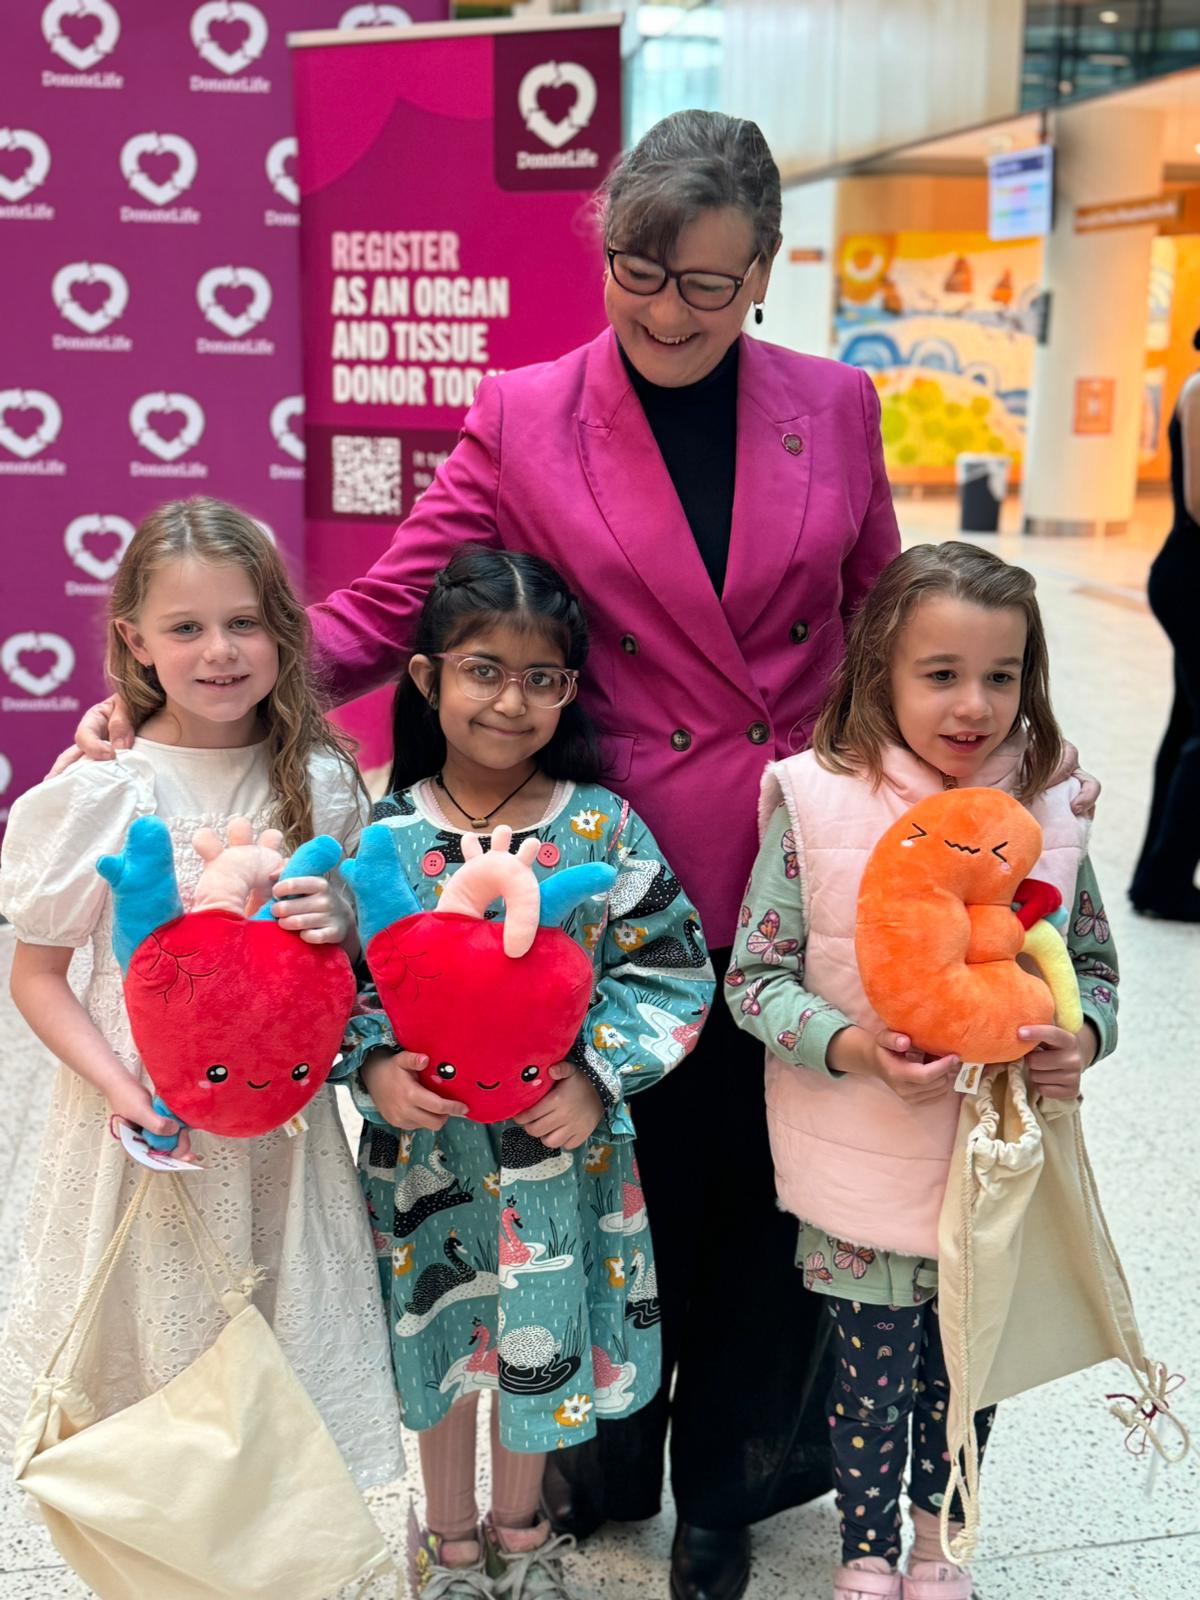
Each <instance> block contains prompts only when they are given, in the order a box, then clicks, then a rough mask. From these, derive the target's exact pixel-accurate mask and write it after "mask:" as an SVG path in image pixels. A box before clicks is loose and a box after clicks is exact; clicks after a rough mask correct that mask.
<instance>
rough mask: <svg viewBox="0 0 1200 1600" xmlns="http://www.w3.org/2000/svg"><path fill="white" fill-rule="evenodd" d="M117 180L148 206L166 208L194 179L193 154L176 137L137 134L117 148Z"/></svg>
mask: <svg viewBox="0 0 1200 1600" xmlns="http://www.w3.org/2000/svg"><path fill="white" fill-rule="evenodd" d="M121 176H122V177H123V178H124V179H125V182H126V183H127V184H128V185H129V187H130V188H131V189H132V190H133V191H134V193H135V194H140V195H141V197H142V199H143V200H149V202H150V204H151V205H152V206H169V205H170V204H171V202H172V200H177V199H178V198H179V196H180V195H181V194H182V193H183V192H184V190H185V189H190V188H191V186H192V184H193V182H194V181H195V177H196V152H195V150H194V149H193V147H192V146H191V145H190V144H189V143H188V141H187V140H186V139H185V138H183V137H182V136H181V135H180V134H178V133H138V134H135V135H134V136H133V138H132V139H127V140H126V141H125V143H124V144H123V145H122V146H121Z"/></svg>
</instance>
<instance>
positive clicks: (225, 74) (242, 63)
mask: <svg viewBox="0 0 1200 1600" xmlns="http://www.w3.org/2000/svg"><path fill="white" fill-rule="evenodd" d="M269 34H270V29H269V28H268V27H267V19H266V17H264V16H263V14H262V12H261V11H260V10H259V9H258V7H257V6H252V5H250V4H249V0H207V4H205V5H202V6H197V7H196V9H195V11H194V12H193V13H192V22H191V35H192V43H193V44H194V45H195V47H196V49H197V51H198V52H199V54H200V58H201V60H202V61H204V62H206V63H207V65H208V66H210V67H213V68H215V69H216V71H217V72H219V73H221V74H222V76H221V78H217V79H213V78H202V77H200V76H198V75H197V74H195V73H193V74H192V76H191V77H190V78H189V80H188V87H189V88H190V89H191V90H193V91H194V92H209V91H218V92H221V93H239V94H269V93H270V92H271V83H270V79H268V78H259V77H254V78H241V77H239V76H238V74H239V73H241V72H244V71H245V70H246V68H247V67H248V66H250V65H252V63H253V62H255V61H257V60H258V58H259V56H261V55H262V53H263V51H264V50H265V49H266V48H267V39H268V37H269Z"/></svg>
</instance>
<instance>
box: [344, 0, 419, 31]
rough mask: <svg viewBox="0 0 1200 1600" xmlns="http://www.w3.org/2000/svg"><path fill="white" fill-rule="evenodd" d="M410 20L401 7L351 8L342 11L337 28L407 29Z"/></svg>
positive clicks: (410, 23) (409, 25) (410, 22)
mask: <svg viewBox="0 0 1200 1600" xmlns="http://www.w3.org/2000/svg"><path fill="white" fill-rule="evenodd" d="M411 26H412V18H411V17H410V16H409V14H408V12H407V11H405V9H404V7H403V6H388V5H379V6H370V5H368V6H351V7H350V9H349V11H343V12H342V15H341V19H340V21H339V22H338V27H339V28H408V27H411Z"/></svg>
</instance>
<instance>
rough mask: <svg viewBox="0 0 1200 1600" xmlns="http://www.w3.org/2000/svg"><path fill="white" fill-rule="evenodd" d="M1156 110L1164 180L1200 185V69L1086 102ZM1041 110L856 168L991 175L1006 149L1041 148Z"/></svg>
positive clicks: (855, 169) (1051, 115) (1063, 114)
mask: <svg viewBox="0 0 1200 1600" xmlns="http://www.w3.org/2000/svg"><path fill="white" fill-rule="evenodd" d="M1101 103H1102V104H1104V105H1111V106H1114V107H1115V106H1153V107H1156V108H1157V109H1159V110H1161V111H1162V112H1164V114H1165V124H1164V129H1163V176H1164V179H1165V180H1166V181H1168V182H1179V183H1196V182H1200V151H1198V150H1197V145H1200V68H1197V69H1195V70H1193V71H1190V72H1177V73H1172V74H1171V76H1169V77H1165V78H1155V79H1152V80H1151V81H1150V82H1148V83H1140V84H1137V85H1136V86H1135V87H1134V88H1131V89H1123V90H1121V91H1120V92H1118V93H1116V94H1111V95H1104V96H1100V97H1097V98H1096V99H1092V100H1088V101H1085V102H1082V104H1085V105H1088V106H1095V105H1097V104H1101ZM1071 110H1072V108H1071V107H1066V108H1064V109H1063V110H1061V111H1054V112H1050V113H1048V114H1047V115H1048V116H1049V118H1050V119H1053V118H1055V117H1069V116H1070V115H1071ZM1042 127H1043V118H1042V114H1041V113H1040V112H1031V113H1029V114H1027V115H1025V116H1020V117H1010V118H1007V119H1006V120H1005V121H1003V122H992V123H987V124H985V125H984V126H982V127H979V128H968V129H967V130H965V131H964V132H962V133H953V134H947V135H946V136H945V137H944V138H941V139H929V140H926V141H924V142H922V143H921V144H913V145H906V146H905V147H904V148H902V149H899V150H892V151H889V152H888V154H887V155H883V156H876V157H874V158H873V159H871V160H870V161H866V162H862V163H858V164H855V165H854V166H852V167H850V168H849V169H848V170H849V171H851V172H856V173H923V174H926V175H928V176H936V177H969V176H976V175H982V174H983V173H984V172H985V171H986V162H987V158H988V156H990V155H996V154H998V153H999V152H1001V151H1004V150H1019V149H1022V148H1024V147H1025V146H1027V145H1033V144H1038V143H1040V141H1041V138H1042Z"/></svg>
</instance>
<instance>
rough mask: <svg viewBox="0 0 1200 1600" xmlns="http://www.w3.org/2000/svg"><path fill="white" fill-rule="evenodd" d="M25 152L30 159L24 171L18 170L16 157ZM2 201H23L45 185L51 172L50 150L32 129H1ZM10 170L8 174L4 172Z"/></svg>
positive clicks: (25, 164)
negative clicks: (14, 161) (47, 175)
mask: <svg viewBox="0 0 1200 1600" xmlns="http://www.w3.org/2000/svg"><path fill="white" fill-rule="evenodd" d="M22 152H24V153H25V154H26V155H27V156H28V157H29V159H28V160H27V161H26V162H25V163H24V168H23V170H22V168H20V167H15V166H14V165H13V163H12V157H13V156H19V155H20V154H21V153H22ZM5 156H7V157H9V159H8V160H3V161H0V200H11V201H14V202H15V201H17V200H24V198H25V196H26V195H29V194H32V193H33V191H34V190H35V189H36V188H38V187H39V186H40V185H41V184H43V183H45V181H46V174H47V173H48V172H49V171H50V146H49V145H48V144H47V143H46V141H45V139H43V138H42V136H41V135H40V134H37V133H34V132H33V130H32V129H31V128H0V158H3V157H5ZM6 167H7V168H9V170H8V171H6V170H5V168H6Z"/></svg>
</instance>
